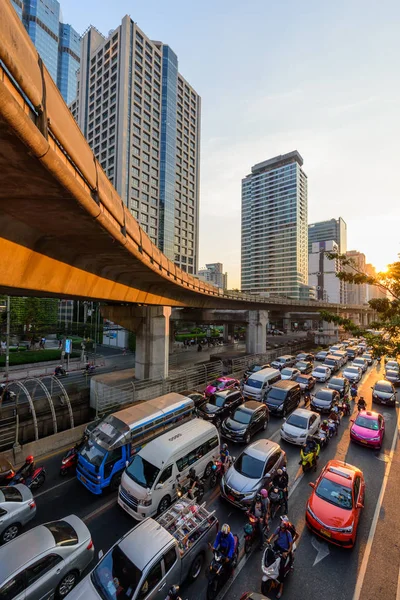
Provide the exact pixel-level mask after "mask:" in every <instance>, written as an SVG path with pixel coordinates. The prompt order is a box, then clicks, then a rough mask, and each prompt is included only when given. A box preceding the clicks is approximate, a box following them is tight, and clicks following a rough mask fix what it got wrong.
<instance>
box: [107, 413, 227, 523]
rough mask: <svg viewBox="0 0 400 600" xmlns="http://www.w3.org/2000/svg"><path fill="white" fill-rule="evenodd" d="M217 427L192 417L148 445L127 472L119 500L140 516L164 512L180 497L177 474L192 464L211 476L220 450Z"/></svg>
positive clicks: (183, 473)
mask: <svg viewBox="0 0 400 600" xmlns="http://www.w3.org/2000/svg"><path fill="white" fill-rule="evenodd" d="M219 445H220V440H219V434H218V430H217V428H216V427H215V426H214V425H213V424H212V423H208V422H207V421H203V419H192V420H191V421H189V423H185V424H184V425H181V426H180V427H175V429H173V430H171V431H169V432H168V433H164V434H163V435H160V436H159V437H157V438H156V439H154V440H152V441H151V442H149V443H148V444H146V446H144V447H143V448H142V449H141V450H140V451H139V452H138V453H137V454H135V456H134V457H133V459H132V460H131V461H130V463H129V465H127V467H126V469H125V471H124V472H123V475H122V479H121V485H120V487H119V494H118V504H119V505H120V506H122V508H123V509H124V510H126V512H127V513H129V514H130V515H131V516H132V517H134V518H135V519H138V520H140V521H141V520H142V519H145V518H146V517H152V516H153V515H156V514H160V513H162V512H164V510H166V509H167V508H168V506H169V505H170V504H171V502H173V501H174V500H175V499H176V483H177V477H178V476H179V478H180V480H181V481H183V482H184V480H185V478H186V477H187V475H188V473H189V469H190V468H191V467H193V468H194V470H195V471H196V474H197V475H198V476H199V477H203V476H206V477H208V476H209V475H210V473H211V469H212V466H213V463H214V461H215V460H217V459H218V457H219V453H220V448H219Z"/></svg>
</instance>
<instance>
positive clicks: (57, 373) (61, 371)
mask: <svg viewBox="0 0 400 600" xmlns="http://www.w3.org/2000/svg"><path fill="white" fill-rule="evenodd" d="M65 374H66V371H65V369H64V367H63V366H62V365H58V367H56V368H55V370H54V375H55V376H56V377H59V376H60V375H65Z"/></svg>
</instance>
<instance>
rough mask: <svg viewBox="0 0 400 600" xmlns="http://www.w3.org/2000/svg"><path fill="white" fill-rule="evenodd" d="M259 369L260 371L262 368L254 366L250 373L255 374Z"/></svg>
mask: <svg viewBox="0 0 400 600" xmlns="http://www.w3.org/2000/svg"><path fill="white" fill-rule="evenodd" d="M261 369H262V366H261V365H254V367H252V368H251V369H250V371H251V372H252V373H257V371H261Z"/></svg>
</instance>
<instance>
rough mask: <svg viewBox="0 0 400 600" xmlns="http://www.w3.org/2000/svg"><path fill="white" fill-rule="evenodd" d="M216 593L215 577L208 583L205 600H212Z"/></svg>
mask: <svg viewBox="0 0 400 600" xmlns="http://www.w3.org/2000/svg"><path fill="white" fill-rule="evenodd" d="M217 593H218V580H217V578H216V577H215V578H214V579H213V580H211V581H209V582H208V586H207V600H214V598H216V597H217Z"/></svg>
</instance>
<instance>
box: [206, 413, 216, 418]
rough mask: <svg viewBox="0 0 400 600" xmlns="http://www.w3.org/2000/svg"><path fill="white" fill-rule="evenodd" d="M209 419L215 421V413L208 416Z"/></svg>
mask: <svg viewBox="0 0 400 600" xmlns="http://www.w3.org/2000/svg"><path fill="white" fill-rule="evenodd" d="M207 417H208V418H209V419H213V418H214V417H215V413H210V414H209V415H207Z"/></svg>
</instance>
